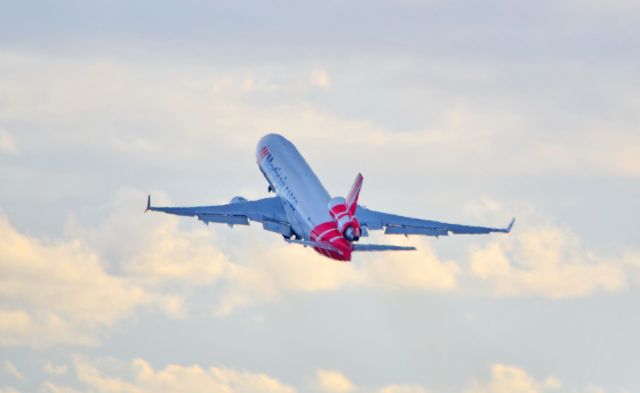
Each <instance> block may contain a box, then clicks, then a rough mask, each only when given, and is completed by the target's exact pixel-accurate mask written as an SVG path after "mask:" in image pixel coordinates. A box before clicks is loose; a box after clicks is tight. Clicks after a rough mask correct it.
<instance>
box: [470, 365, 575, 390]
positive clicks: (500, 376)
mask: <svg viewBox="0 0 640 393" xmlns="http://www.w3.org/2000/svg"><path fill="white" fill-rule="evenodd" d="M561 386H562V385H561V383H560V381H558V380H557V379H556V378H553V377H549V378H547V379H546V380H543V381H536V380H535V379H534V378H533V377H532V376H531V375H529V374H528V373H527V372H526V371H525V370H523V369H521V368H519V367H515V366H510V365H505V364H495V365H493V366H492V367H491V379H490V380H489V381H488V382H474V383H473V384H472V385H471V386H470V387H469V388H468V389H466V390H465V391H464V393H542V392H546V391H550V390H556V389H560V387H561Z"/></svg>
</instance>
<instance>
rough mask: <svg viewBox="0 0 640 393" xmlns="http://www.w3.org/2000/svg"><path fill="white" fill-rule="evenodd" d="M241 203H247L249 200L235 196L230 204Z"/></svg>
mask: <svg viewBox="0 0 640 393" xmlns="http://www.w3.org/2000/svg"><path fill="white" fill-rule="evenodd" d="M241 202H247V198H243V197H241V196H235V197H233V198H231V201H230V202H229V203H231V204H233V203H241Z"/></svg>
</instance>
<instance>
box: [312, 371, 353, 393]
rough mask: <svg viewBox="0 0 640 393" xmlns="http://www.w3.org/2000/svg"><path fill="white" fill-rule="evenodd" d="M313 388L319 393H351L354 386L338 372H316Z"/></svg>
mask: <svg viewBox="0 0 640 393" xmlns="http://www.w3.org/2000/svg"><path fill="white" fill-rule="evenodd" d="M315 386H316V388H317V389H318V390H319V391H321V392H326V393H349V392H353V391H354V390H355V389H356V387H355V385H354V384H353V383H352V382H351V381H350V380H349V379H348V378H347V377H345V376H344V374H342V373H341V372H339V371H334V370H322V369H320V370H316V375H315Z"/></svg>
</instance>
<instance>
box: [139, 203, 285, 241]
mask: <svg viewBox="0 0 640 393" xmlns="http://www.w3.org/2000/svg"><path fill="white" fill-rule="evenodd" d="M234 200H235V198H234ZM148 210H151V211H157V212H164V213H168V214H176V215H179V216H189V217H197V218H198V220H200V221H202V222H204V223H205V224H207V225H208V224H209V223H210V222H215V223H223V224H229V225H249V220H251V221H257V222H260V223H262V226H263V228H264V229H265V230H267V231H271V232H277V233H281V234H283V235H285V236H291V234H292V230H291V224H290V223H289V220H288V219H287V215H286V213H285V211H284V207H283V205H282V201H281V199H280V198H279V197H273V198H264V199H259V200H256V201H247V200H245V199H244V198H240V200H238V201H235V202H232V203H229V204H228V205H218V206H193V207H156V206H151V196H149V197H148V198H147V209H146V210H145V211H148Z"/></svg>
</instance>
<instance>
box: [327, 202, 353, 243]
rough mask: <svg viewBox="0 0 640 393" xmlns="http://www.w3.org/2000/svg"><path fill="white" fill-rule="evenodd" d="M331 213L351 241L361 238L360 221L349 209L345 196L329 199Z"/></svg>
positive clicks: (343, 234)
mask: <svg viewBox="0 0 640 393" xmlns="http://www.w3.org/2000/svg"><path fill="white" fill-rule="evenodd" d="M329 214H331V217H332V218H333V220H334V221H335V222H336V224H337V225H338V230H339V231H340V233H342V236H344V237H345V238H346V239H347V240H349V241H357V240H358V239H360V222H359V221H358V219H357V218H355V217H354V216H352V215H350V214H349V212H348V211H347V203H346V201H345V199H344V198H342V197H336V198H333V199H331V200H330V201H329Z"/></svg>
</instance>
